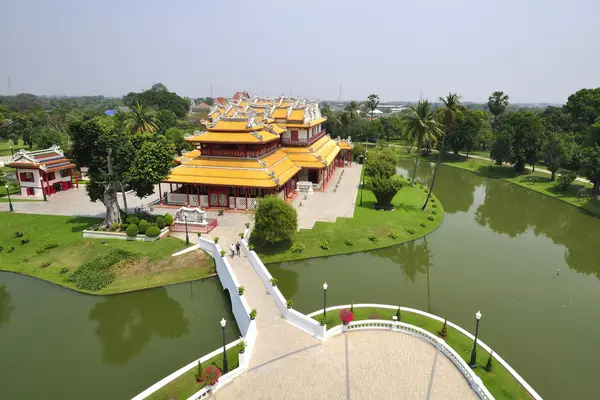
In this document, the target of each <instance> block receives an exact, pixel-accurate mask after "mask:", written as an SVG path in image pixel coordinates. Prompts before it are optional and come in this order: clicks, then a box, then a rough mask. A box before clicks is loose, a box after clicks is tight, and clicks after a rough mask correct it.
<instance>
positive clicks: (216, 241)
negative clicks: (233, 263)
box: [214, 236, 219, 244]
mask: <svg viewBox="0 0 600 400" xmlns="http://www.w3.org/2000/svg"><path fill="white" fill-rule="evenodd" d="M214 241H215V244H217V243H219V237H218V236H215V238H214Z"/></svg>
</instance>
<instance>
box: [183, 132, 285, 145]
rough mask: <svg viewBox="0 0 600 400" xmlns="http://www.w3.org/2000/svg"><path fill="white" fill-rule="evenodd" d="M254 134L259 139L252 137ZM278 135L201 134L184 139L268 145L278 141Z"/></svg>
mask: <svg viewBox="0 0 600 400" xmlns="http://www.w3.org/2000/svg"><path fill="white" fill-rule="evenodd" d="M253 133H256V134H257V135H258V136H259V137H256V136H254V135H253ZM278 139H279V135H276V134H273V133H271V132H268V131H264V130H261V131H258V132H213V131H209V132H203V133H201V134H199V135H196V136H192V137H189V138H186V139H185V141H186V142H189V143H269V142H272V141H273V140H278Z"/></svg>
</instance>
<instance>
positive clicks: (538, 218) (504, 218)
mask: <svg viewBox="0 0 600 400" xmlns="http://www.w3.org/2000/svg"><path fill="white" fill-rule="evenodd" d="M444 205H445V203H444ZM475 220H476V221H477V223H478V224H479V225H481V226H484V227H489V228H490V229H492V230H493V231H494V232H496V233H500V234H506V235H508V236H510V237H512V238H515V237H517V236H519V235H521V234H523V233H525V232H527V230H528V229H531V230H532V231H533V233H534V235H536V236H539V235H543V236H546V237H548V238H550V239H551V240H552V241H553V242H554V243H555V244H562V245H564V246H565V261H566V262H567V264H568V265H569V267H570V268H572V269H574V270H576V271H578V272H583V273H585V274H593V275H596V277H598V278H600V265H599V264H598V263H597V262H595V257H594V256H593V252H591V251H590V250H591V249H593V248H595V247H596V246H597V245H598V243H599V241H598V237H599V236H598V232H600V220H599V219H597V218H590V217H589V215H587V213H585V212H584V211H582V210H580V209H577V208H575V207H571V206H565V204H564V203H562V202H561V201H560V200H556V199H553V198H551V197H548V196H543V195H540V194H538V193H535V192H533V191H530V190H526V189H523V188H521V187H519V186H517V185H514V184H511V183H507V182H501V181H494V180H490V181H488V183H487V186H486V191H485V200H484V202H483V204H481V205H480V206H479V207H477V211H476V212H475Z"/></svg>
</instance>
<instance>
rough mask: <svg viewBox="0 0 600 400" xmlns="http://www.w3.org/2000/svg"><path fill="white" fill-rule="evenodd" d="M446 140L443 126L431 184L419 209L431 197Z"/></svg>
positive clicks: (424, 205) (422, 208)
mask: <svg viewBox="0 0 600 400" xmlns="http://www.w3.org/2000/svg"><path fill="white" fill-rule="evenodd" d="M445 140H446V128H444V136H443V137H442V145H441V146H440V150H439V151H438V157H437V161H436V162H435V170H434V171H433V178H432V179H431V185H430V186H429V193H427V198H426V199H425V204H423V207H421V210H424V209H425V207H427V203H429V199H430V198H431V193H433V185H435V178H436V176H437V172H438V168H439V167H440V162H441V161H442V151H444V142H445Z"/></svg>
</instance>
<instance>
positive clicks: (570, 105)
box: [565, 88, 600, 131]
mask: <svg viewBox="0 0 600 400" xmlns="http://www.w3.org/2000/svg"><path fill="white" fill-rule="evenodd" d="M565 109H566V110H567V111H568V112H569V114H570V115H571V118H572V119H573V123H574V128H575V129H576V130H578V131H581V130H585V129H587V127H589V126H590V125H592V124H593V123H594V122H595V121H596V119H597V118H598V117H600V88H596V89H581V90H579V91H577V92H576V93H574V94H572V95H570V96H569V99H568V100H567V104H565Z"/></svg>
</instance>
